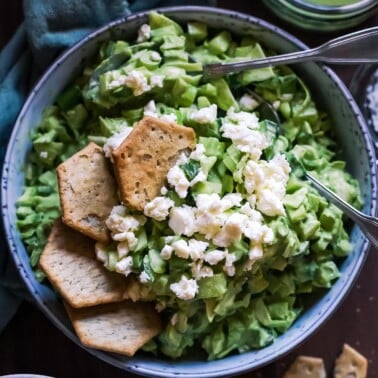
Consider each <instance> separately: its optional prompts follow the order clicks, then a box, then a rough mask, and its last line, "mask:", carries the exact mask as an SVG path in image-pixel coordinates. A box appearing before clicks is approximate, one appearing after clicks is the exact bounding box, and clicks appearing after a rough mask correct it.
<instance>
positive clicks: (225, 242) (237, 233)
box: [213, 213, 248, 247]
mask: <svg viewBox="0 0 378 378" xmlns="http://www.w3.org/2000/svg"><path fill="white" fill-rule="evenodd" d="M247 223H248V217H247V216H246V215H245V214H240V213H232V214H231V215H230V216H229V217H228V218H227V219H226V221H225V223H224V225H223V226H222V228H221V230H220V231H219V232H218V233H217V234H216V235H215V236H214V237H213V244H214V245H216V246H218V247H228V246H230V245H231V244H233V243H235V242H237V241H239V240H240V239H241V237H242V234H243V231H244V229H245V227H246V225H247Z"/></svg>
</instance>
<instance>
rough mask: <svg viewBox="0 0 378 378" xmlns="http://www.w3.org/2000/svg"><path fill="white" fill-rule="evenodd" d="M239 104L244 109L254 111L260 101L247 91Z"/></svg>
mask: <svg viewBox="0 0 378 378" xmlns="http://www.w3.org/2000/svg"><path fill="white" fill-rule="evenodd" d="M239 105H240V107H241V109H242V110H245V111H252V110H254V109H256V108H257V107H258V106H259V103H258V102H257V101H256V100H255V99H254V98H253V97H252V96H251V95H249V94H248V93H246V94H244V95H243V96H242V97H241V98H240V100H239Z"/></svg>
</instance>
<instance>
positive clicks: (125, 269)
mask: <svg viewBox="0 0 378 378" xmlns="http://www.w3.org/2000/svg"><path fill="white" fill-rule="evenodd" d="M132 268H133V259H132V257H131V256H127V257H124V258H123V259H121V260H119V261H118V262H116V264H115V270H116V272H117V273H122V274H124V275H125V276H126V277H127V276H128V275H129V274H130V273H131V272H132V271H133V269H132Z"/></svg>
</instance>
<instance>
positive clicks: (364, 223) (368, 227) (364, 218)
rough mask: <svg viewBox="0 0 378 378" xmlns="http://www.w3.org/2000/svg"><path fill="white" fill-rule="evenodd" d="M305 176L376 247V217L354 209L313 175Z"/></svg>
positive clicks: (377, 224) (377, 226) (377, 220)
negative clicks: (355, 224) (356, 225)
mask: <svg viewBox="0 0 378 378" xmlns="http://www.w3.org/2000/svg"><path fill="white" fill-rule="evenodd" d="M306 178H307V179H308V180H309V181H310V182H311V183H312V185H313V186H314V187H315V188H316V189H317V190H318V191H319V192H320V194H322V195H323V196H324V197H326V198H327V199H328V200H329V201H330V202H332V203H333V204H334V205H335V206H337V207H338V208H339V209H340V210H342V211H343V213H344V214H346V215H347V216H348V217H349V218H350V219H352V220H353V221H354V222H355V223H357V224H358V226H359V227H360V228H361V230H362V232H363V233H364V234H365V236H366V237H367V238H368V239H369V241H370V242H371V243H372V244H373V245H374V246H375V247H376V248H378V219H377V218H375V217H372V216H369V215H366V214H363V213H361V212H360V211H358V210H356V209H355V208H354V207H353V206H351V205H349V204H348V203H347V202H345V201H344V200H343V199H341V198H340V197H339V196H338V195H336V194H335V193H333V192H332V191H330V190H329V189H328V188H326V187H325V186H324V185H323V184H322V183H320V182H319V181H318V180H317V179H316V178H315V177H313V176H312V175H310V174H309V173H306Z"/></svg>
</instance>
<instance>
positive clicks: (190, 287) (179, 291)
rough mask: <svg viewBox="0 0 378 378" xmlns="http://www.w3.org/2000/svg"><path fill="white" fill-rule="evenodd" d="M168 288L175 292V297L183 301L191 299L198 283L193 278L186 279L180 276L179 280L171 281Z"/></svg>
mask: <svg viewBox="0 0 378 378" xmlns="http://www.w3.org/2000/svg"><path fill="white" fill-rule="evenodd" d="M169 288H170V289H171V290H172V291H173V292H174V293H175V295H176V297H177V298H180V299H183V300H185V301H187V300H189V299H193V298H194V297H195V296H196V294H197V292H198V284H197V282H196V280H195V279H188V278H186V277H185V276H182V277H181V279H180V281H179V282H176V283H173V284H171V285H170V286H169Z"/></svg>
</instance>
